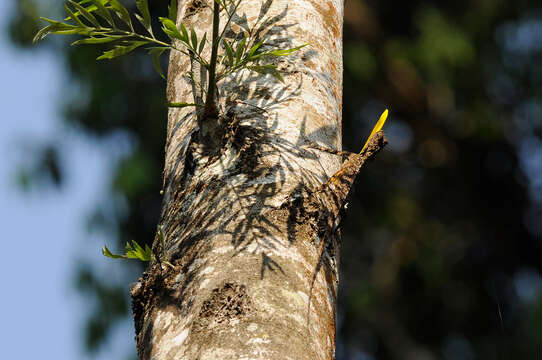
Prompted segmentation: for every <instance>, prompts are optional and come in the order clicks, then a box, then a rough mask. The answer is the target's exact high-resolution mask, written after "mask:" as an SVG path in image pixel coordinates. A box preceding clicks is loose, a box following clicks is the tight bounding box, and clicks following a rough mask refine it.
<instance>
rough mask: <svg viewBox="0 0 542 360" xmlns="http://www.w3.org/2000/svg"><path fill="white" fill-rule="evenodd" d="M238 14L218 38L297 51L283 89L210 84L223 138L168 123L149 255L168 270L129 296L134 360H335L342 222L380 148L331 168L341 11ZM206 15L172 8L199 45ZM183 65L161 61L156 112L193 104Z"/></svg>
mask: <svg viewBox="0 0 542 360" xmlns="http://www.w3.org/2000/svg"><path fill="white" fill-rule="evenodd" d="M238 13H239V15H240V16H239V17H237V18H236V19H235V23H234V25H233V26H232V30H233V32H231V33H229V34H228V36H230V37H234V36H235V35H236V34H237V33H239V32H240V31H241V29H242V28H245V29H253V31H254V33H256V34H258V37H259V38H261V39H265V42H266V43H267V44H271V43H274V44H280V47H281V48H288V47H294V46H298V45H300V44H303V43H310V46H309V47H307V48H305V49H303V51H302V52H300V53H298V54H297V55H295V56H292V57H288V58H283V59H281V60H280V62H278V63H277V65H278V66H279V68H280V69H281V70H282V71H283V72H284V78H285V82H286V83H285V84H281V83H279V82H276V81H275V80H273V79H272V78H270V77H265V76H262V75H259V74H255V73H249V72H246V71H244V72H241V73H237V74H235V75H233V76H231V77H229V78H227V79H225V80H224V81H222V82H221V83H219V87H218V90H219V106H220V114H221V116H220V119H215V121H216V124H221V126H223V127H222V129H223V130H224V131H222V132H220V131H218V132H216V134H223V136H222V137H221V138H220V137H219V138H215V139H213V141H212V142H211V143H210V145H209V143H207V144H203V143H202V142H205V141H206V140H205V139H204V138H203V137H201V136H200V134H199V126H198V124H199V125H200V126H201V122H198V119H197V116H196V114H195V113H194V112H193V110H190V109H172V110H171V111H170V113H169V119H168V134H167V136H168V138H167V145H166V163H165V170H164V203H163V209H162V215H161V221H160V222H161V226H162V228H163V231H164V233H165V234H166V241H165V248H162V247H161V246H160V244H159V242H157V243H156V244H155V246H154V251H155V253H157V254H160V256H163V259H165V260H167V261H169V262H170V263H171V264H172V265H173V266H169V265H164V264H158V263H154V264H152V265H151V266H150V267H149V269H148V270H147V271H146V272H145V273H144V275H143V276H142V278H141V279H140V280H139V282H138V283H136V284H135V285H134V286H133V288H132V296H133V311H134V319H135V326H136V340H137V344H138V352H139V356H140V358H141V359H153V360H154V359H156V360H161V359H168V360H169V359H190V360H191V359H199V360H204V359H281V360H283V359H295V360H300V359H311V360H314V359H333V358H334V351H335V310H336V298H337V283H338V264H337V261H338V253H339V239H340V234H339V223H340V217H341V211H342V208H343V205H344V203H345V200H346V197H347V195H348V193H349V191H350V188H351V186H352V183H353V181H354V179H355V176H356V175H357V173H358V172H359V169H360V168H361V166H362V165H363V163H364V161H365V160H366V159H367V158H369V157H370V156H372V155H373V154H374V153H375V152H376V151H378V149H380V148H381V146H382V145H383V143H384V142H385V140H384V138H383V136H382V134H378V136H375V137H374V138H373V141H372V142H371V146H369V147H368V150H367V151H366V152H365V153H364V154H362V155H350V156H349V157H348V158H347V160H346V161H345V162H344V163H342V157H341V155H342V152H341V151H340V147H341V144H340V139H341V127H340V121H341V91H342V17H343V0H296V1H289V0H288V1H284V0H268V1H259V0H250V1H248V0H247V1H245V2H244V3H243V4H242V5H241V7H240V9H239V11H238ZM211 17H212V12H211V10H210V9H209V8H204V7H203V4H202V2H201V1H199V0H189V1H183V0H181V1H180V3H179V17H178V20H179V22H180V21H182V22H183V23H184V24H185V25H190V26H193V27H194V28H195V29H196V31H197V32H198V33H199V34H203V32H204V31H207V33H208V34H210V33H211ZM189 66H191V62H190V59H188V58H186V57H184V56H182V55H179V54H172V56H171V60H170V69H169V78H168V101H171V102H180V101H186V102H191V101H192V99H194V101H198V98H201V93H198V91H199V89H198V88H194V87H192V86H191V85H190V84H189V83H188V82H187V81H186V80H185V78H183V77H182V74H183V72H184V71H185V70H186V69H187V67H189ZM205 76H206V75H205V74H204V73H203V74H202V75H201V78H202V79H204V78H205ZM201 88H205V86H204V84H202V86H201ZM204 120H205V121H208V119H204ZM200 121H201V119H200ZM217 144H218V145H219V146H217ZM341 163H342V166H341Z"/></svg>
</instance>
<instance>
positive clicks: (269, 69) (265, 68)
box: [247, 64, 284, 83]
mask: <svg viewBox="0 0 542 360" xmlns="http://www.w3.org/2000/svg"><path fill="white" fill-rule="evenodd" d="M247 69H249V70H252V71H255V72H257V73H259V74H263V75H268V74H269V75H271V76H273V77H274V78H275V79H277V80H278V81H280V82H282V83H284V78H283V77H282V75H281V74H280V72H279V71H278V70H277V67H276V66H275V65H271V64H266V65H252V66H247Z"/></svg>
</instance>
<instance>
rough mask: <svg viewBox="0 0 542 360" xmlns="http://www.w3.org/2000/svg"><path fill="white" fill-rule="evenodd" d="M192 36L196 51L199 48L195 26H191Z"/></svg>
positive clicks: (193, 46) (193, 47)
mask: <svg viewBox="0 0 542 360" xmlns="http://www.w3.org/2000/svg"><path fill="white" fill-rule="evenodd" d="M190 37H191V38H192V49H194V51H196V49H197V48H198V36H197V35H196V32H195V31H194V28H190Z"/></svg>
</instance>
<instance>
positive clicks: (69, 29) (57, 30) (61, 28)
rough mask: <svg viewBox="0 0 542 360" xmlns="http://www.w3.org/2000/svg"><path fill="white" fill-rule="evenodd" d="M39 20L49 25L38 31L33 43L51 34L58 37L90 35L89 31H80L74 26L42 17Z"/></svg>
mask: <svg viewBox="0 0 542 360" xmlns="http://www.w3.org/2000/svg"><path fill="white" fill-rule="evenodd" d="M41 19H42V20H44V21H47V22H48V23H49V25H48V26H46V27H44V28H43V29H41V30H40V31H38V33H37V34H36V36H34V40H33V41H34V43H36V42H38V41H40V40H42V39H43V38H45V37H46V36H47V35H49V34H51V33H52V34H59V35H71V34H81V35H86V34H88V33H90V31H89V30H87V29H81V28H79V27H77V26H75V25H71V24H65V23H63V22H60V21H56V20H51V19H47V18H44V17H42V18H41Z"/></svg>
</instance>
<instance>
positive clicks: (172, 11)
mask: <svg viewBox="0 0 542 360" xmlns="http://www.w3.org/2000/svg"><path fill="white" fill-rule="evenodd" d="M177 1H178V0H171V2H170V4H169V19H170V20H171V21H173V22H174V23H177Z"/></svg>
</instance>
